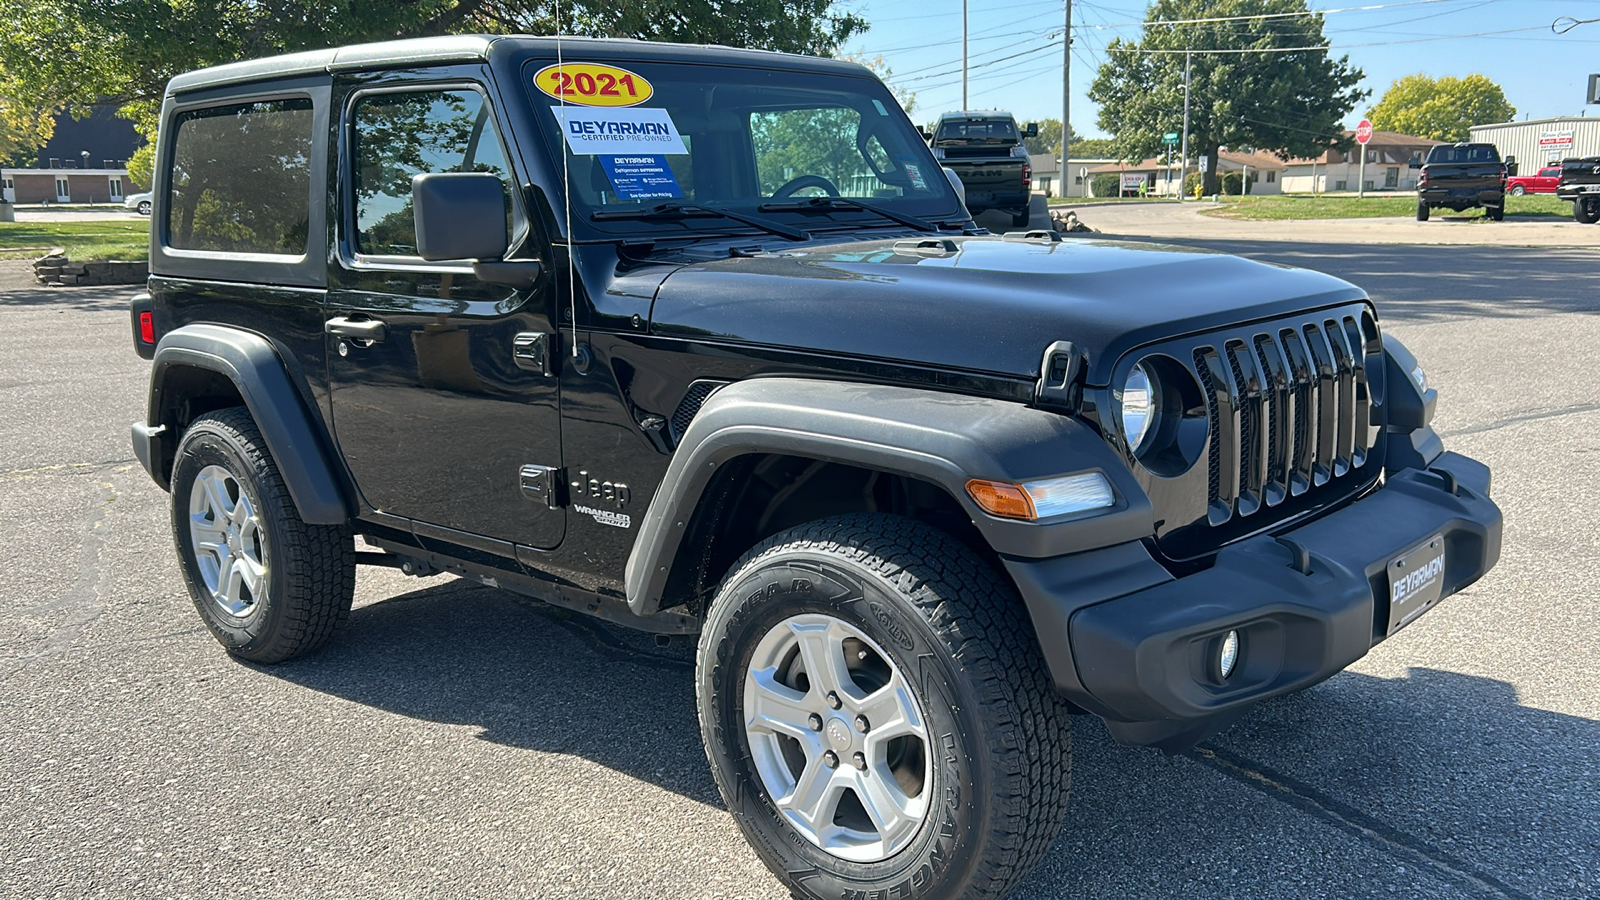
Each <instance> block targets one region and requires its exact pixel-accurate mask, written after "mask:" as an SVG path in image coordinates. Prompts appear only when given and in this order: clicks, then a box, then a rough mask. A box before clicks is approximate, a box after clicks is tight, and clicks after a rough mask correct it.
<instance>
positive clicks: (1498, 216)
mask: <svg viewBox="0 0 1600 900" xmlns="http://www.w3.org/2000/svg"><path fill="white" fill-rule="evenodd" d="M1488 210H1489V220H1490V221H1493V222H1504V221H1505V218H1506V207H1505V198H1503V197H1502V198H1501V199H1500V205H1499V206H1491V207H1488Z"/></svg>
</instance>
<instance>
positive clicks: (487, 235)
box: [411, 172, 510, 261]
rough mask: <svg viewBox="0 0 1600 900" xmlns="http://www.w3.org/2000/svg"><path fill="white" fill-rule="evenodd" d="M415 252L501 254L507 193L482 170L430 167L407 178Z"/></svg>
mask: <svg viewBox="0 0 1600 900" xmlns="http://www.w3.org/2000/svg"><path fill="white" fill-rule="evenodd" d="M411 210H412V213H413V215H414V216H415V218H416V228H417V255H418V256H420V257H422V258H423V259H426V260H433V261H437V260H447V259H490V260H493V259H499V258H501V257H503V256H505V255H506V248H507V246H508V245H509V244H510V238H509V237H508V236H507V234H506V196H505V188H504V187H503V186H502V184H501V182H500V179H499V177H498V176H495V175H491V174H489V173H487V172H430V173H427V174H423V175H418V176H416V177H415V178H412V179H411Z"/></svg>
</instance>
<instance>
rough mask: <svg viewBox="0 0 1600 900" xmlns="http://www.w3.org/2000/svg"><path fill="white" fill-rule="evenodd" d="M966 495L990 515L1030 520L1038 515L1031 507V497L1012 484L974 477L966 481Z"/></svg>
mask: <svg viewBox="0 0 1600 900" xmlns="http://www.w3.org/2000/svg"><path fill="white" fill-rule="evenodd" d="M967 496H969V497H971V498H972V502H973V503H976V504H978V507H979V508H980V509H982V510H983V511H984V512H986V513H988V514H989V515H991V516H999V517H1000V518H1002V519H1030V520H1031V519H1037V518H1038V517H1039V516H1038V513H1037V512H1035V511H1034V508H1033V498H1031V497H1029V496H1028V492H1027V491H1024V490H1023V489H1022V488H1021V487H1019V486H1017V485H1014V484H1007V483H1005V482H1003V481H985V480H983V479H981V478H974V479H972V480H971V481H968V482H967Z"/></svg>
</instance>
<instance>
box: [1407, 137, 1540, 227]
mask: <svg viewBox="0 0 1600 900" xmlns="http://www.w3.org/2000/svg"><path fill="white" fill-rule="evenodd" d="M1514 165H1516V160H1515V158H1508V159H1506V160H1505V161H1504V162H1502V161H1501V159H1500V152H1499V151H1498V150H1496V149H1495V147H1494V145H1493V144H1440V145H1439V146H1437V147H1434V148H1433V149H1432V150H1429V151H1428V160H1427V162H1422V161H1420V160H1417V159H1412V160H1411V168H1413V169H1418V168H1420V169H1421V170H1422V176H1421V177H1420V178H1419V179H1417V221H1418V222H1426V221H1428V210H1429V209H1432V208H1433V207H1436V206H1443V207H1448V208H1450V209H1453V210H1455V211H1456V212H1461V211H1463V210H1467V209H1471V208H1472V207H1474V206H1481V207H1483V208H1484V209H1485V210H1487V211H1488V212H1489V218H1490V219H1493V220H1494V221H1496V222H1498V221H1500V220H1502V219H1504V218H1505V217H1506V176H1507V175H1508V174H1509V169H1508V166H1514Z"/></svg>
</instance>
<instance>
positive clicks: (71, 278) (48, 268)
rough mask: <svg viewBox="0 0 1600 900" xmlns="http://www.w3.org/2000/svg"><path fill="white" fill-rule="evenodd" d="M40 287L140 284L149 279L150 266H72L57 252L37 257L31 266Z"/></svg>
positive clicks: (120, 263) (118, 262) (123, 263)
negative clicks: (44, 285) (43, 285)
mask: <svg viewBox="0 0 1600 900" xmlns="http://www.w3.org/2000/svg"><path fill="white" fill-rule="evenodd" d="M33 274H34V276H35V277H36V278H37V279H38V281H39V283H40V284H46V285H62V284H77V285H86V284H144V282H145V280H146V279H148V278H149V277H150V264H149V263H145V262H131V261H128V260H117V259H113V260H107V261H105V262H89V263H74V262H71V261H69V260H68V259H67V257H66V256H65V255H64V254H62V252H61V251H60V250H55V251H52V252H50V253H48V254H46V255H44V256H41V257H40V258H39V259H38V260H36V261H35V262H34V264H33Z"/></svg>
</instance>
